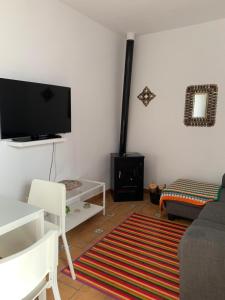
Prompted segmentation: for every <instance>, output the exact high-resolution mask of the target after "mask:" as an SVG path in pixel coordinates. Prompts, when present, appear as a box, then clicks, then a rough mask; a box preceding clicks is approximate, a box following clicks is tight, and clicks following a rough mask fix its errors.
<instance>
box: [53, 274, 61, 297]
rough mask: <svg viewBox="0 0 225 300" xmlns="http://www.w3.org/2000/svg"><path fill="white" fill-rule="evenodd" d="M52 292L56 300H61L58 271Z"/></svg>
mask: <svg viewBox="0 0 225 300" xmlns="http://www.w3.org/2000/svg"><path fill="white" fill-rule="evenodd" d="M52 292H53V295H54V299H55V300H61V296H60V293H59V288H58V283H57V271H56V275H55V279H54V280H53V282H52Z"/></svg>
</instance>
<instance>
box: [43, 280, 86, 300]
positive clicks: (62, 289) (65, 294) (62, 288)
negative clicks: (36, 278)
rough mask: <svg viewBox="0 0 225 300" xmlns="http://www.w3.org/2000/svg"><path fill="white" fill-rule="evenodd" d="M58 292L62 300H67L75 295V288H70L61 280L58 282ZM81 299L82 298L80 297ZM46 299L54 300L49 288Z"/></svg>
mask: <svg viewBox="0 0 225 300" xmlns="http://www.w3.org/2000/svg"><path fill="white" fill-rule="evenodd" d="M58 286H59V293H60V296H61V299H62V300H69V299H71V298H72V297H73V295H75V293H76V290H75V289H74V288H71V287H69V286H67V285H65V284H63V283H61V282H58ZM81 299H82V298H81ZM47 300H54V297H53V293H52V290H51V289H48V290H47Z"/></svg>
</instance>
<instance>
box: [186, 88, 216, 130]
mask: <svg viewBox="0 0 225 300" xmlns="http://www.w3.org/2000/svg"><path fill="white" fill-rule="evenodd" d="M196 94H206V95H207V104H206V112H205V117H193V113H194V102H195V95H196ZM217 94H218V87H217V85H216V84H207V85H191V86H188V87H187V89H186V101H185V112H184V124H185V125H186V126H200V127H206V126H207V127H211V126H214V124H215V120H216V104H217Z"/></svg>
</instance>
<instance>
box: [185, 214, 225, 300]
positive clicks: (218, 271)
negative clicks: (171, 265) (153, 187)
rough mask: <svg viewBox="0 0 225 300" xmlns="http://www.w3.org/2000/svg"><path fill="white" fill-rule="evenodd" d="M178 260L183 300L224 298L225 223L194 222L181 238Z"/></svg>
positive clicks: (215, 299) (216, 299) (218, 299)
mask: <svg viewBox="0 0 225 300" xmlns="http://www.w3.org/2000/svg"><path fill="white" fill-rule="evenodd" d="M179 259H180V299H181V300H190V299H191V300H200V299H204V300H212V299H213V300H221V299H224V295H225V284H224V278H225V226H224V225H221V224H214V223H212V222H210V221H207V220H196V221H194V222H193V224H192V225H191V226H190V227H189V228H188V229H187V231H186V232H185V234H184V236H183V238H182V239H181V242H180V245H179Z"/></svg>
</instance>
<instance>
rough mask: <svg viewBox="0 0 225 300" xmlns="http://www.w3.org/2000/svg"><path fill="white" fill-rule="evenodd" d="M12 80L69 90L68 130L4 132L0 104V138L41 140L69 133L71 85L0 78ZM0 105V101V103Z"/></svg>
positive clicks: (6, 79) (24, 140)
mask: <svg viewBox="0 0 225 300" xmlns="http://www.w3.org/2000/svg"><path fill="white" fill-rule="evenodd" d="M1 80H4V81H12V82H17V83H23V84H27V83H28V84H33V85H41V86H46V88H47V87H59V88H65V89H68V90H69V99H68V100H69V104H68V105H69V116H70V124H69V126H68V130H67V129H66V130H61V131H60V132H58V131H54V130H53V131H51V132H48V133H41V132H40V133H39V134H33V135H32V134H31V135H23V136H21V135H17V134H13V135H10V134H5V133H4V132H3V130H2V121H1V116H2V112H1V106H0V133H1V139H3V140H6V139H12V140H14V141H18V142H19V141H23V142H26V141H35V140H43V139H52V138H60V137H61V136H60V135H59V134H62V133H70V132H71V122H72V120H71V119H72V118H71V87H68V86H62V85H55V84H50V83H44V82H34V81H25V80H18V79H12V78H0V81H1ZM0 105H1V103H0Z"/></svg>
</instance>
